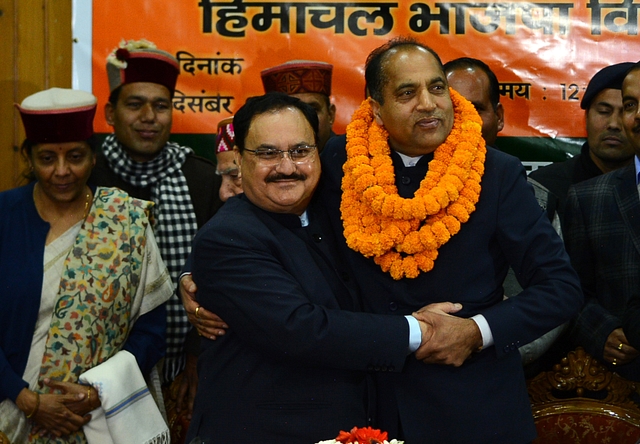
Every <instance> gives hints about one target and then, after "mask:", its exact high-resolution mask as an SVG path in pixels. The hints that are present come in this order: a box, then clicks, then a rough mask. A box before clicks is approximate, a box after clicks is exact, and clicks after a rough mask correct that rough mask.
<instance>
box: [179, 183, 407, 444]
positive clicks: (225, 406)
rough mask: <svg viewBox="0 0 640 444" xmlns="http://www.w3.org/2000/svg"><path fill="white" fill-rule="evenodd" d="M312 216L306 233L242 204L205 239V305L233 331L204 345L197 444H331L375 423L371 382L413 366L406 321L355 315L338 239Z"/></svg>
mask: <svg viewBox="0 0 640 444" xmlns="http://www.w3.org/2000/svg"><path fill="white" fill-rule="evenodd" d="M308 214H309V221H310V225H309V226H308V227H305V228H302V227H301V225H300V219H299V218H298V216H296V215H293V214H276V213H270V212H266V211H264V210H262V209H260V208H258V207H257V206H255V205H253V204H252V203H251V202H250V201H249V200H248V199H247V198H246V197H245V196H244V195H239V196H235V197H233V198H231V199H229V200H228V201H227V202H226V203H225V205H224V206H223V207H222V208H221V209H220V211H219V212H218V213H217V214H216V215H215V216H214V217H213V218H212V219H211V220H210V221H209V222H208V223H207V224H206V225H205V227H204V228H203V229H202V230H200V232H199V233H198V235H197V236H196V240H195V242H194V248H193V279H194V281H195V283H196V285H197V286H198V300H199V301H200V302H201V304H202V306H203V307H205V308H207V309H208V310H211V311H213V312H214V313H216V314H218V315H220V317H221V318H222V319H224V320H225V322H227V323H228V325H229V327H230V328H229V330H228V331H227V333H226V334H225V335H224V336H222V337H219V338H218V339H217V340H215V341H211V340H207V339H203V341H202V342H203V345H202V351H201V354H200V359H199V361H198V375H199V385H198V393H197V395H196V400H195V406H194V412H193V419H192V420H191V426H190V428H189V433H188V436H187V442H189V441H190V440H191V439H193V438H194V437H196V436H197V437H199V438H200V439H207V438H208V439H210V440H211V442H242V443H258V442H264V443H287V444H310V443H314V442H317V441H320V440H323V439H331V438H333V437H334V436H336V435H337V433H338V432H339V431H340V430H349V429H351V428H352V427H354V426H357V425H359V426H362V425H365V424H367V421H368V414H369V412H368V408H367V407H368V404H369V403H370V400H369V399H367V398H368V396H369V391H368V387H367V385H368V384H367V377H366V374H365V372H366V371H367V370H370V371H378V372H393V371H396V372H397V371H399V370H400V369H401V368H402V366H403V364H404V361H405V357H406V355H407V350H408V344H409V339H408V338H409V333H408V332H409V328H408V323H407V321H406V319H404V318H402V317H396V316H380V315H372V314H365V313H357V312H354V311H352V310H356V309H357V308H358V307H359V304H360V302H359V300H358V296H357V294H356V293H355V292H354V291H353V289H352V288H351V287H350V280H349V274H348V273H345V272H344V270H343V269H342V268H341V267H338V266H337V265H336V264H337V259H336V258H335V257H334V255H335V245H336V244H335V242H334V241H332V239H331V237H330V230H329V231H326V230H325V228H324V227H323V225H322V223H321V218H322V213H318V212H315V211H314V210H313V208H310V209H308Z"/></svg>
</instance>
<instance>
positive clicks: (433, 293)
mask: <svg viewBox="0 0 640 444" xmlns="http://www.w3.org/2000/svg"><path fill="white" fill-rule="evenodd" d="M392 157H393V160H394V166H395V173H396V186H397V187H398V189H399V193H400V195H402V196H412V195H413V193H414V192H415V190H416V189H417V188H418V187H419V184H420V181H421V180H422V179H423V178H424V176H425V175H426V172H427V169H428V162H429V157H430V156H424V157H423V158H422V159H421V160H420V161H419V162H418V164H417V165H416V166H415V167H411V168H405V167H404V166H403V165H402V161H401V159H400V158H399V156H397V154H395V153H393V156H392ZM345 159H346V152H345V144H344V139H340V138H334V139H332V140H331V141H330V142H329V143H328V144H327V146H326V147H325V150H324V151H323V153H322V162H323V165H322V166H323V180H324V182H323V184H324V188H323V189H321V190H320V192H321V194H320V195H321V196H322V197H323V198H324V199H326V204H327V212H328V214H329V215H330V216H331V217H332V221H333V226H334V229H335V230H336V232H337V233H342V230H343V227H342V221H341V220H340V212H339V205H340V199H341V191H340V185H341V178H342V175H343V173H342V164H343V163H344V161H345ZM481 186H482V191H481V194H480V200H479V202H478V203H477V204H476V210H475V212H473V213H472V214H471V217H470V219H469V221H468V222H467V223H465V224H463V225H462V228H461V229H460V232H459V233H458V234H456V235H455V236H453V237H452V238H451V239H450V240H449V241H448V242H447V243H446V244H445V245H443V246H442V247H441V248H440V249H439V252H438V258H437V259H436V261H435V266H434V268H433V270H431V271H429V272H426V273H424V272H423V273H421V274H420V275H419V276H418V277H417V278H415V279H407V278H405V279H401V280H398V281H395V280H393V279H392V278H391V276H390V275H389V274H388V273H384V272H382V270H381V269H380V267H379V266H378V265H376V264H375V263H374V261H373V260H372V259H367V258H365V257H364V256H363V255H361V254H360V253H357V252H355V251H352V250H349V249H348V248H347V247H346V243H344V241H343V243H341V245H343V246H344V249H345V254H346V255H347V258H348V262H349V264H350V265H351V268H352V269H353V270H354V273H355V277H356V280H357V281H358V283H359V285H360V286H361V287H362V288H361V290H362V294H363V300H364V304H365V310H367V311H370V312H373V313H380V314H396V315H405V314H408V313H411V312H412V311H414V310H416V309H419V308H421V307H422V306H424V305H427V304H430V303H433V302H442V301H451V302H460V303H462V306H463V308H462V311H461V312H459V313H458V314H457V315H458V316H463V317H470V316H472V315H475V314H482V315H484V317H485V318H486V320H487V322H488V324H489V326H490V328H491V331H492V334H493V339H494V342H495V345H494V346H493V347H489V348H486V349H484V350H483V351H481V352H480V353H476V354H474V355H472V356H471V357H470V358H469V359H468V360H467V361H466V362H465V364H463V365H462V366H460V367H451V366H445V365H433V364H431V365H425V364H423V363H422V362H419V361H417V360H416V359H415V358H414V357H412V356H410V357H408V358H407V363H406V364H405V367H404V370H403V372H402V373H400V374H390V375H380V378H379V381H380V387H381V388H382V389H383V391H382V392H380V393H379V404H378V405H379V407H380V409H379V410H380V415H381V417H380V419H381V421H380V423H379V424H378V425H379V426H380V427H382V428H384V429H385V430H387V431H388V432H389V436H393V437H401V438H403V439H405V440H406V442H408V443H420V444H427V443H437V444H442V443H455V444H461V443H474V444H479V443H492V444H496V443H509V444H513V443H524V442H530V441H531V440H533V438H535V436H536V431H535V427H534V424H533V418H532V414H531V406H530V403H529V398H528V395H527V390H526V386H525V379H524V375H523V369H522V364H521V360H520V354H519V352H518V347H519V346H520V345H524V344H526V343H529V342H531V341H532V340H534V339H536V338H538V337H540V336H541V335H542V334H544V333H546V332H547V331H549V330H550V329H552V328H554V327H556V326H558V325H560V324H562V323H563V322H566V321H567V320H569V319H570V318H571V317H572V316H573V315H574V314H575V313H577V311H578V310H579V308H580V306H581V305H582V301H583V298H582V293H581V291H580V285H579V281H578V277H577V275H576V273H575V271H574V270H573V269H572V268H571V265H570V263H569V258H568V256H567V254H566V252H565V250H564V247H563V244H562V241H561V239H560V238H559V237H558V235H557V234H556V232H555V231H554V230H553V228H552V226H551V224H550V222H549V220H548V218H547V216H546V215H545V214H544V212H543V211H542V209H541V208H540V206H539V205H538V203H537V202H536V200H535V198H534V195H533V192H532V190H531V187H530V186H529V185H528V184H527V181H526V175H525V171H524V168H523V167H522V164H521V163H520V161H519V160H518V159H516V158H515V157H512V156H509V155H507V154H505V153H502V152H499V151H497V150H494V149H492V148H488V149H487V156H486V162H485V172H484V176H483V177H482V183H481ZM510 265H511V266H512V267H513V269H514V271H515V274H516V277H517V278H518V281H519V283H520V284H521V285H522V287H523V288H524V290H523V291H522V293H520V294H518V295H517V296H514V297H511V298H509V299H507V300H503V289H502V283H503V282H504V278H505V276H506V274H507V270H508V268H509V266H510ZM394 407H395V409H394ZM398 419H399V421H398ZM400 433H402V435H401V434H400Z"/></svg>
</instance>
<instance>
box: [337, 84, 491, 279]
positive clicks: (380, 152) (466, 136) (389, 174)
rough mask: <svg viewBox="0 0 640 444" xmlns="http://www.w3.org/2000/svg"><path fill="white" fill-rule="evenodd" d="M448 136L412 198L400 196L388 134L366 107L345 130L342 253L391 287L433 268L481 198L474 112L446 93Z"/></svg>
mask: <svg viewBox="0 0 640 444" xmlns="http://www.w3.org/2000/svg"><path fill="white" fill-rule="evenodd" d="M450 92H451V101H452V102H453V110H454V121H453V129H452V130H451V133H450V134H449V136H448V137H447V139H446V140H445V141H444V142H443V143H442V145H440V146H439V147H438V148H437V149H436V150H435V151H434V157H433V160H431V161H430V162H429V171H428V172H427V175H426V176H425V178H424V179H423V180H422V182H421V183H420V188H419V189H418V190H417V191H416V193H415V195H414V197H413V198H410V199H405V198H402V197H400V196H399V195H398V189H397V187H396V185H395V173H394V169H393V163H392V161H391V151H390V148H389V143H388V141H387V139H388V133H387V131H386V130H385V129H384V128H383V127H381V126H379V125H378V124H377V123H376V122H375V119H374V118H373V112H372V109H371V104H370V102H369V100H365V101H364V102H362V104H361V105H360V108H358V109H357V110H356V112H355V113H354V115H353V118H352V120H351V123H350V124H349V125H348V126H347V161H346V162H345V164H344V166H343V171H344V178H343V179H342V203H341V205H340V210H341V212H342V220H343V224H344V235H345V238H346V239H347V245H348V246H349V248H351V249H352V250H355V251H358V252H360V253H362V254H363V255H364V256H366V257H373V258H374V260H375V262H376V264H378V265H380V267H381V268H382V270H383V271H385V272H389V273H391V276H392V277H393V278H394V279H402V278H404V277H407V278H415V277H417V276H418V275H419V274H420V272H421V271H423V272H428V271H430V270H431V269H432V268H433V265H434V261H435V260H436V258H437V257H438V248H440V247H441V246H442V245H444V244H445V243H446V242H447V241H448V240H449V239H451V236H454V235H455V234H457V233H458V231H460V227H461V224H463V223H465V222H467V221H468V220H469V215H470V214H471V213H473V211H475V205H476V203H478V199H479V198H480V190H481V187H480V181H481V180H482V175H483V174H484V160H485V155H486V151H487V150H486V147H485V143H484V139H483V138H482V131H481V130H482V120H480V116H479V115H478V113H477V112H476V110H475V108H474V107H473V105H472V104H471V103H470V102H469V101H467V100H466V99H464V98H463V97H462V96H461V95H460V94H458V93H457V92H455V91H454V90H452V89H450Z"/></svg>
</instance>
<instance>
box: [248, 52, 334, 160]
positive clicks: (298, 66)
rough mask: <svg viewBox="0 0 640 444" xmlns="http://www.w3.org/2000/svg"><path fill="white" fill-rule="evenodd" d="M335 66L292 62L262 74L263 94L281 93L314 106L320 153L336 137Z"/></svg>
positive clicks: (314, 62)
mask: <svg viewBox="0 0 640 444" xmlns="http://www.w3.org/2000/svg"><path fill="white" fill-rule="evenodd" d="M332 74H333V65H331V64H329V63H325V62H319V61H315V60H291V61H288V62H285V63H283V64H281V65H277V66H274V67H272V68H267V69H265V70H263V71H262V72H261V73H260V76H261V77H262V85H263V87H264V92H265V93H268V92H282V93H285V94H288V95H290V96H293V97H296V98H298V99H300V100H302V101H303V102H304V103H306V104H307V105H311V106H312V107H313V109H315V110H316V113H317V114H318V121H319V122H320V123H319V127H318V150H319V152H322V150H323V148H324V145H325V144H326V143H327V140H329V138H330V137H331V136H333V135H335V134H334V133H333V130H332V129H331V127H332V126H333V122H334V121H335V120H336V106H335V105H334V104H333V103H331V78H332Z"/></svg>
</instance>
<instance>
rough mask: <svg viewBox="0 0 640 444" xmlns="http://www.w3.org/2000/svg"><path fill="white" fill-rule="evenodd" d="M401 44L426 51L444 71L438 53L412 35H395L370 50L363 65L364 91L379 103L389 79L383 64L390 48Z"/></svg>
mask: <svg viewBox="0 0 640 444" xmlns="http://www.w3.org/2000/svg"><path fill="white" fill-rule="evenodd" d="M403 46H413V47H417V48H422V49H424V50H426V51H428V52H429V53H430V54H431V55H433V57H434V58H435V59H436V61H437V62H438V65H439V66H440V69H442V70H443V73H444V69H443V67H442V60H440V57H439V56H438V54H437V53H436V52H435V51H434V50H433V49H431V48H429V47H428V46H427V45H425V44H423V43H420V42H419V41H418V40H416V39H414V38H413V37H396V38H394V39H391V40H389V41H388V42H387V43H385V44H384V45H382V46H379V47H377V48H376V49H374V50H373V51H371V53H369V55H368V56H367V61H366V63H365V65H364V79H365V82H366V86H365V93H366V92H367V91H368V93H369V94H370V95H371V97H373V99H374V100H375V101H376V102H378V103H379V104H381V105H382V104H384V98H383V96H382V90H383V89H384V87H385V86H386V84H387V82H388V81H389V78H388V77H387V74H386V73H385V69H384V68H385V67H384V64H385V62H386V61H387V59H388V58H389V55H390V53H391V51H392V50H394V49H396V48H401V47H403Z"/></svg>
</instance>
